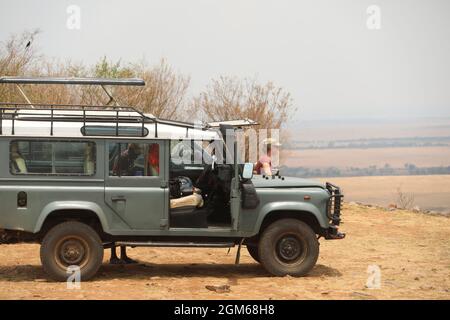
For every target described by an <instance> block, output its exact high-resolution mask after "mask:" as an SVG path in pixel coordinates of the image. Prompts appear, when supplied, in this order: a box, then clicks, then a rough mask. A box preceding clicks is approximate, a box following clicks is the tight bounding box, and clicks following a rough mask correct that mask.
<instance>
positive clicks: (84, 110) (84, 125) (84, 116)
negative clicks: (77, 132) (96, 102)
mask: <svg viewBox="0 0 450 320" xmlns="http://www.w3.org/2000/svg"><path fill="white" fill-rule="evenodd" d="M83 128H84V130H86V108H85V107H84V106H83Z"/></svg>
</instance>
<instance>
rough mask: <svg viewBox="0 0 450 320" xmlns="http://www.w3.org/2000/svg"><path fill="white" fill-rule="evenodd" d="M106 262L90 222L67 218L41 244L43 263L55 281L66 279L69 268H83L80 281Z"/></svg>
mask: <svg viewBox="0 0 450 320" xmlns="http://www.w3.org/2000/svg"><path fill="white" fill-rule="evenodd" d="M102 261H103V245H102V242H101V240H100V237H99V236H98V234H97V232H95V231H94V230H93V229H92V228H91V227H89V226H88V225H86V224H84V223H81V222H77V221H68V222H63V223H61V224H58V225H56V226H55V227H53V228H52V229H50V231H48V232H47V234H46V235H45V237H44V239H43V241H42V244H41V263H42V266H43V268H44V271H45V272H46V273H47V274H48V275H49V276H50V277H51V278H53V279H54V280H57V281H66V280H67V278H68V277H69V276H70V274H71V272H68V268H69V267H71V268H73V267H74V266H76V267H79V268H80V274H81V280H88V279H90V278H92V277H93V276H94V275H95V274H96V273H97V271H98V269H99V268H100V266H101V264H102Z"/></svg>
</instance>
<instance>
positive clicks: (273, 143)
mask: <svg viewBox="0 0 450 320" xmlns="http://www.w3.org/2000/svg"><path fill="white" fill-rule="evenodd" d="M262 143H263V145H266V146H268V145H271V146H275V147H280V146H281V143H280V142H279V141H278V140H277V139H274V138H267V139H264V140H263V141H262Z"/></svg>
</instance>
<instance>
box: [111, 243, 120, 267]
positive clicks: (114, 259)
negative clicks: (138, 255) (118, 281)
mask: <svg viewBox="0 0 450 320" xmlns="http://www.w3.org/2000/svg"><path fill="white" fill-rule="evenodd" d="M109 263H110V264H121V263H123V262H122V261H120V259H119V258H118V257H117V253H116V246H114V245H113V246H112V247H111V258H110V259H109Z"/></svg>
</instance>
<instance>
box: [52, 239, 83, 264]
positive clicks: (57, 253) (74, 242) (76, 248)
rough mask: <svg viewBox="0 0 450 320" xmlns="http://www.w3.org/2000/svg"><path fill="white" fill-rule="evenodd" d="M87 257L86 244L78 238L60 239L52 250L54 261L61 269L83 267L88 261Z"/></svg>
mask: <svg viewBox="0 0 450 320" xmlns="http://www.w3.org/2000/svg"><path fill="white" fill-rule="evenodd" d="M89 255H90V249H89V245H88V243H87V242H86V241H85V240H84V239H83V238H81V237H78V236H67V237H65V238H63V239H61V240H60V241H59V242H58V243H57V245H56V246H55V250H54V258H55V261H56V263H57V264H58V265H59V267H60V268H62V269H67V267H69V266H73V265H75V266H79V267H80V268H82V267H84V266H85V265H86V264H87V262H88V261H89Z"/></svg>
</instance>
